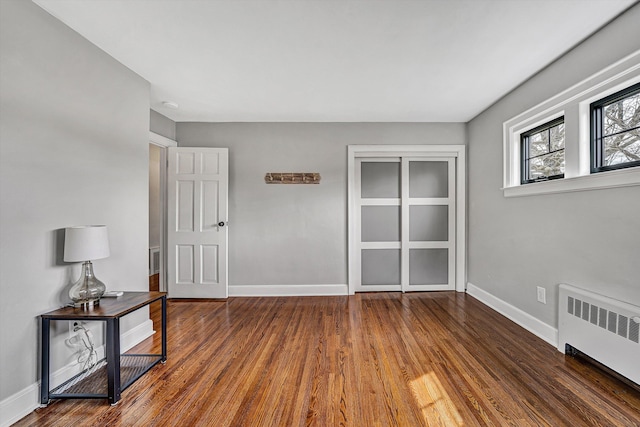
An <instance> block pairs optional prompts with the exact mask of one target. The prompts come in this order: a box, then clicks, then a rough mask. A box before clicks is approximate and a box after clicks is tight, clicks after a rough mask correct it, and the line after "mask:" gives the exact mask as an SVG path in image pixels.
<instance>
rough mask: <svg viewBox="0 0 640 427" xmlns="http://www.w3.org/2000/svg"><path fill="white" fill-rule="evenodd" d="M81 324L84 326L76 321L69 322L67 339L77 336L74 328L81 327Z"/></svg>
mask: <svg viewBox="0 0 640 427" xmlns="http://www.w3.org/2000/svg"><path fill="white" fill-rule="evenodd" d="M82 324H84V322H80V321H78V320H74V321H71V322H69V338H72V337H73V336H75V335H77V334H78V331H76V330H75V328H76V326H78V325H82Z"/></svg>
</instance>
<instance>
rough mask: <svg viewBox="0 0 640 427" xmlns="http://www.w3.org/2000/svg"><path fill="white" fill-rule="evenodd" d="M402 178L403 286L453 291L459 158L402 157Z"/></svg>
mask: <svg viewBox="0 0 640 427" xmlns="http://www.w3.org/2000/svg"><path fill="white" fill-rule="evenodd" d="M402 182H403V183H405V185H403V186H402V221H401V222H402V224H403V227H402V249H403V250H402V291H403V292H410V291H445V290H449V291H452V290H454V289H455V286H456V282H455V267H456V266H455V262H456V248H455V242H456V240H455V235H456V208H455V207H456V203H455V202H456V175H455V159H454V158H439V159H425V158H411V157H408V158H407V157H403V159H402Z"/></svg>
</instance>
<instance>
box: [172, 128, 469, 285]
mask: <svg viewBox="0 0 640 427" xmlns="http://www.w3.org/2000/svg"><path fill="white" fill-rule="evenodd" d="M176 128H177V139H178V144H179V145H180V146H193V147H229V169H230V177H229V181H230V182H229V284H230V285H323V284H325V285H344V284H346V283H347V145H350V144H464V143H465V126H464V124H459V123H446V124H443V123H219V124H215V123H177V125H176ZM266 172H319V173H320V175H321V177H322V181H321V183H320V184H319V185H267V184H265V183H264V175H265V173H266Z"/></svg>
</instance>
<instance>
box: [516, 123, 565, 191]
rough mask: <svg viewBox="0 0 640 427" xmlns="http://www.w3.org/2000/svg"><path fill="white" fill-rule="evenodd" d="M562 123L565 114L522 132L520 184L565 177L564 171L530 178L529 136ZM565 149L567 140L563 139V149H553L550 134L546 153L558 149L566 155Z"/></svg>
mask: <svg viewBox="0 0 640 427" xmlns="http://www.w3.org/2000/svg"><path fill="white" fill-rule="evenodd" d="M561 124H562V125H564V115H563V116H560V117H558V118H556V119H553V120H551V121H549V122H546V123H544V124H542V125H540V126H537V127H535V128H533V129H530V130H527V131H525V132H522V133H521V134H520V162H521V163H520V184H532V183H535V182H542V181H549V180H552V179H562V178H564V172H563V173H561V174H557V175H551V176H545V177H540V178H535V179H532V178H529V174H530V164H531V162H530V160H531V158H528V159H527V154H528V153H529V138H530V137H531V136H532V135H535V134H537V133H541V132H543V131H551V129H552V128H554V127H556V126H558V125H561ZM565 150H566V145H565V141H564V140H563V141H562V149H561V150H554V151H551V135H549V152H548V153H545V154H551V153H555V152H558V151H562V152H563V153H562V155H563V157H564V153H565ZM545 154H541V155H540V156H536V157H541V156H543V155H545Z"/></svg>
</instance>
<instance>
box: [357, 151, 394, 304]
mask: <svg viewBox="0 0 640 427" xmlns="http://www.w3.org/2000/svg"><path fill="white" fill-rule="evenodd" d="M355 166H356V199H357V201H358V209H357V211H356V221H357V223H358V224H360V226H359V227H358V241H359V247H360V250H359V251H358V254H357V255H358V258H359V259H357V260H356V262H357V263H358V264H359V265H360V268H359V269H358V270H359V272H360V280H359V283H358V284H357V285H356V291H357V292H371V291H400V290H402V278H401V269H402V258H401V238H402V233H401V228H400V227H401V218H402V215H401V195H402V188H401V184H402V183H401V177H402V174H401V168H402V162H401V160H400V158H379V159H378V158H374V159H366V158H365V159H357V161H356V165H355Z"/></svg>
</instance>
